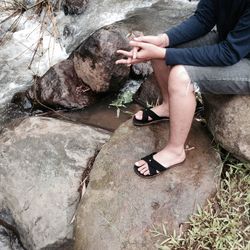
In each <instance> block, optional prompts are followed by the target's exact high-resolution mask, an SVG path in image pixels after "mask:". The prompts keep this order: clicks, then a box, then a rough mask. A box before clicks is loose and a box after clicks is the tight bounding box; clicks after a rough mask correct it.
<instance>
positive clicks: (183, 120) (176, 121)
mask: <svg viewBox="0 0 250 250" xmlns="http://www.w3.org/2000/svg"><path fill="white" fill-rule="evenodd" d="M164 73H165V72H162V74H164ZM162 94H163V95H165V94H168V95H169V111H170V117H171V119H170V134H169V141H168V143H167V145H166V146H165V147H164V148H163V149H162V150H161V151H160V152H158V153H157V154H155V155H154V159H155V160H156V161H158V162H159V163H160V164H162V165H163V166H164V167H166V168H167V167H169V166H172V165H175V164H177V163H180V162H182V161H183V160H184V159H185V157H186V154H185V150H184V144H185V141H186V139H187V135H188V133H189V130H190V128H191V124H192V121H193V117H194V112H195V107H196V100H195V95H194V92H193V85H192V84H191V80H190V78H189V76H188V73H187V72H186V70H185V68H184V67H183V66H181V65H178V66H175V67H173V68H172V69H171V71H170V74H169V81H168V92H164V93H162ZM136 165H137V166H141V167H139V168H138V170H139V171H140V172H141V173H142V174H144V175H147V174H149V171H148V166H147V163H146V162H145V161H142V160H141V161H139V162H136Z"/></svg>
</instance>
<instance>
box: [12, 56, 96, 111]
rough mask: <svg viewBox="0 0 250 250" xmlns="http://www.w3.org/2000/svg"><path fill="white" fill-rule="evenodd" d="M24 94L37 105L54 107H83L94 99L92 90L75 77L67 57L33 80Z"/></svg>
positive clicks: (71, 63) (72, 66)
mask: <svg viewBox="0 0 250 250" xmlns="http://www.w3.org/2000/svg"><path fill="white" fill-rule="evenodd" d="M26 96H28V98H29V99H30V100H32V102H33V103H34V104H36V105H38V106H43V105H45V106H49V107H54V108H58V107H63V108H84V107H86V106H89V105H91V104H93V103H94V102H95V101H96V96H95V94H94V93H93V91H92V90H91V89H90V88H89V86H87V85H86V84H84V83H83V82H82V80H81V79H79V78H78V77H77V75H76V72H75V70H74V65H73V62H72V61H71V60H69V59H68V60H64V61H62V62H60V63H57V64H56V65H54V66H53V67H51V68H50V69H49V70H48V71H47V72H46V73H45V74H44V75H43V76H42V77H41V78H39V79H38V80H36V81H35V84H34V85H33V86H32V87H31V89H30V90H28V92H27V95H26ZM14 99H15V98H14ZM17 99H18V98H17ZM21 100H25V98H24V99H22V98H21ZM23 102H25V101H23Z"/></svg>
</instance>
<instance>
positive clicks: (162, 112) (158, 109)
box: [134, 103, 169, 121]
mask: <svg viewBox="0 0 250 250" xmlns="http://www.w3.org/2000/svg"><path fill="white" fill-rule="evenodd" d="M168 109H169V107H168V105H166V104H164V103H163V104H161V105H159V106H155V107H153V108H151V110H152V111H153V112H154V113H155V114H157V115H158V116H160V117H164V116H166V117H169V110H168ZM134 117H135V118H136V119H137V120H142V117H143V111H142V110H140V111H138V112H137V113H136V114H135V115H134ZM152 119H153V118H152V117H148V120H149V121H152Z"/></svg>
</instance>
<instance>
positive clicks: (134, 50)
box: [132, 47, 140, 59]
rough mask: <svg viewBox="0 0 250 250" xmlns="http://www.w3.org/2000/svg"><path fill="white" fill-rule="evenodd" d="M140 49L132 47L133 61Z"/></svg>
mask: <svg viewBox="0 0 250 250" xmlns="http://www.w3.org/2000/svg"><path fill="white" fill-rule="evenodd" d="M139 49H140V48H139V47H134V48H133V50H132V51H133V59H136V57H137V52H138V50H139Z"/></svg>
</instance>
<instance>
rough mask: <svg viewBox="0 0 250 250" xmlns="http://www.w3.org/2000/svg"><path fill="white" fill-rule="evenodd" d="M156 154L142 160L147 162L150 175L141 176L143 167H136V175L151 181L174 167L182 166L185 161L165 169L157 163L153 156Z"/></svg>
mask: <svg viewBox="0 0 250 250" xmlns="http://www.w3.org/2000/svg"><path fill="white" fill-rule="evenodd" d="M155 154H156V152H154V153H152V154H150V155H147V156H145V157H143V158H142V159H141V160H144V161H145V162H147V164H148V169H149V174H148V175H144V174H141V173H140V171H139V170H138V168H140V167H141V166H136V165H134V171H135V173H136V174H137V175H138V176H140V177H142V178H145V179H149V178H153V177H155V176H157V175H160V174H162V173H163V172H164V171H166V170H168V169H170V168H172V167H174V166H178V165H180V164H181V163H183V162H184V161H185V160H184V161H182V162H180V163H177V164H174V165H171V166H169V167H167V168H165V167H163V166H162V165H161V164H160V163H159V162H157V161H156V160H155V159H154V158H153V156H154V155H155Z"/></svg>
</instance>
